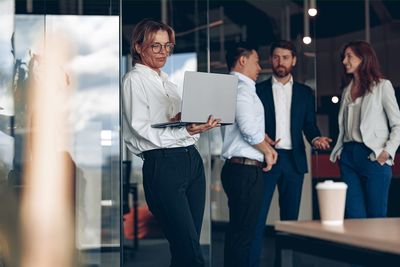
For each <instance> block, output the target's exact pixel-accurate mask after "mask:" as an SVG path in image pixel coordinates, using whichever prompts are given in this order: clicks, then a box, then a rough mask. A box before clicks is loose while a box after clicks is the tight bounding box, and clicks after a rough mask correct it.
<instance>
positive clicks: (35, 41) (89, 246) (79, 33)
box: [0, 1, 121, 266]
mask: <svg viewBox="0 0 400 267" xmlns="http://www.w3.org/2000/svg"><path fill="white" fill-rule="evenodd" d="M6 2H9V3H10V8H8V6H6V4H5V3H6ZM3 12H5V14H7V19H4V18H6V17H5V16H4V15H3ZM0 15H1V17H0V18H1V23H0V25H1V26H0V27H1V28H2V31H1V39H0V48H1V49H0V53H1V57H0V58H1V62H2V64H0V65H1V69H0V81H1V82H0V106H1V109H0V121H1V123H0V135H1V138H0V147H1V148H0V151H1V152H0V155H1V156H0V170H1V172H0V173H1V180H6V181H7V183H8V184H9V185H11V187H12V188H14V189H15V191H16V192H17V195H18V196H19V200H20V201H19V204H18V205H21V203H23V199H24V198H25V195H26V194H27V193H26V192H28V191H29V188H27V187H26V185H27V184H30V185H35V181H36V180H37V179H36V178H37V177H35V176H32V175H28V174H27V173H28V172H29V169H30V168H29V166H30V165H31V163H34V162H36V161H35V160H36V159H35V157H33V156H32V155H34V153H33V152H32V151H34V150H35V151H36V150H37V149H39V150H37V151H39V153H40V149H43V150H44V149H45V148H46V146H43V147H41V148H36V147H35V145H34V141H32V140H31V138H32V137H31V136H34V134H35V131H36V130H37V128H35V127H36V124H35V123H32V122H33V121H36V122H37V121H38V120H40V118H38V117H39V116H41V115H39V114H42V113H41V112H39V110H37V108H39V109H40V104H39V106H37V104H34V105H36V106H35V110H37V111H34V110H33V109H32V105H33V104H32V101H33V100H32V99H33V95H41V93H42V91H44V88H45V87H46V86H47V85H46V84H47V83H48V80H49V79H51V78H54V79H55V81H56V83H55V84H57V86H55V87H54V88H53V91H54V90H59V91H58V92H56V97H58V96H59V95H62V96H63V97H65V98H64V101H63V102H62V104H61V106H58V107H56V108H57V110H61V111H62V114H63V115H65V116H64V117H59V121H58V122H57V124H58V126H57V125H56V128H57V129H61V128H65V129H66V131H67V136H68V141H67V142H66V143H64V144H63V145H60V146H59V144H57V145H56V149H57V151H59V152H62V153H63V155H64V156H65V159H67V160H68V164H69V166H71V168H72V170H73V171H72V178H73V179H72V181H68V184H69V185H71V186H72V190H71V193H72V196H71V197H70V198H69V199H70V200H71V201H72V202H70V203H68V205H72V208H73V212H72V217H70V219H72V224H71V226H72V227H73V231H74V234H73V236H74V238H73V243H74V245H73V246H74V249H73V250H74V252H73V253H72V254H73V255H72V257H73V258H74V259H73V260H74V262H75V263H74V264H73V265H74V266H119V264H120V257H121V254H120V244H121V241H120V237H121V236H120V234H121V232H120V228H121V212H120V207H121V205H120V126H119V125H120V124H119V118H120V117H119V98H120V97H119V56H120V54H119V53H120V48H119V40H120V38H119V1H98V2H90V1H75V2H65V1H60V2H59V3H57V4H55V2H54V3H50V2H49V1H18V2H17V3H16V4H15V9H14V1H2V2H1V3H0ZM3 22H7V23H6V24H5V23H3ZM13 24H14V25H15V26H14V27H13ZM3 29H4V30H3ZM6 29H7V30H6ZM54 36H56V41H55V42H52V43H51V46H50V45H49V42H48V41H50V40H51V39H52V38H54ZM11 45H12V46H11ZM66 47H67V48H66ZM64 48H66V49H65V50H64ZM55 51H56V52H55ZM51 53H55V54H51ZM60 55H62V56H64V59H65V60H64V62H63V64H56V65H53V71H55V73H56V74H57V76H56V77H46V75H43V74H42V71H43V69H44V68H45V67H46V66H47V63H48V57H50V56H53V58H55V57H59V56H60ZM10 64H12V65H11V66H10ZM41 101H42V103H43V104H42V107H43V108H44V107H45V106H47V103H49V102H52V101H54V102H56V101H58V100H56V99H49V98H44V99H41ZM3 122H4V123H3ZM48 126H49V127H50V122H48V124H46V123H44V124H43V126H42V127H44V128H46V127H48ZM3 135H4V136H3ZM55 135H57V133H56V132H55ZM60 135H61V134H60ZM48 141H49V142H48V145H47V146H52V145H51V144H52V140H51V139H49V140H48ZM43 153H44V152H43ZM48 167H49V170H50V169H51V168H50V167H51V166H48ZM56 174H57V175H56V176H55V177H53V179H56V180H57V179H62V178H61V177H62V173H61V172H59V173H56ZM58 174H60V175H58ZM28 178H29V179H31V180H27V179H28ZM38 182H39V181H36V183H38ZM30 187H32V186H30ZM41 190H42V193H41V194H43V195H45V196H46V195H48V200H47V201H48V202H49V203H50V202H52V201H53V200H52V199H50V196H51V195H50V194H48V193H49V192H46V190H49V189H47V188H45V187H43V188H41ZM21 201H22V202H21ZM42 209H43V210H45V207H44V206H43V207H42ZM39 210H40V209H39ZM38 214H41V213H38ZM65 215H66V214H65ZM1 216H3V215H0V217H1ZM38 216H39V215H38ZM40 216H42V217H41V218H42V219H43V218H44V217H46V215H45V214H42V215H40ZM50 218H51V217H49V219H50ZM66 218H67V217H66ZM24 238H25V239H26V235H23V234H22V235H21V242H22V243H24V242H25V239H24ZM55 238H56V237H55Z"/></svg>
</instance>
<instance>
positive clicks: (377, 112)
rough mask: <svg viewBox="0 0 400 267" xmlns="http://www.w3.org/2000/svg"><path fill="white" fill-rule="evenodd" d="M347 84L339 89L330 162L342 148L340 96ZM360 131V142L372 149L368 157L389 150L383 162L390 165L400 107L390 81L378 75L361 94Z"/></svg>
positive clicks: (399, 132)
mask: <svg viewBox="0 0 400 267" xmlns="http://www.w3.org/2000/svg"><path fill="white" fill-rule="evenodd" d="M351 85H352V82H351V83H350V84H349V85H348V86H347V87H346V88H345V89H344V90H343V94H342V101H341V103H340V109H339V116H338V122H339V136H338V140H337V142H336V145H335V147H334V148H333V150H332V153H331V155H330V160H331V161H332V162H335V161H336V160H337V158H338V156H339V155H340V153H341V152H342V149H343V137H344V128H343V127H344V126H343V123H344V116H343V115H344V114H343V110H344V105H345V101H344V99H345V96H346V94H347V93H348V92H349V90H350V88H351ZM349 93H350V92H349ZM360 131H361V136H362V140H363V143H364V144H365V145H366V146H367V147H368V148H370V149H371V150H372V153H371V155H370V157H369V158H370V160H376V158H377V157H378V156H379V154H380V153H381V152H382V151H383V150H385V151H387V152H388V153H389V154H390V158H389V159H388V160H387V161H386V163H387V164H388V165H393V164H394V161H393V160H394V157H395V154H396V150H397V148H398V146H399V144H400V110H399V106H398V104H397V101H396V97H395V94H394V89H393V86H392V83H391V82H390V81H389V80H385V79H381V80H380V82H379V83H378V84H376V85H375V86H373V88H372V92H371V93H367V94H366V95H365V96H364V98H363V100H362V103H361V121H360Z"/></svg>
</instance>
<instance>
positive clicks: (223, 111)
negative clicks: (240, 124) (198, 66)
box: [151, 71, 238, 128]
mask: <svg viewBox="0 0 400 267" xmlns="http://www.w3.org/2000/svg"><path fill="white" fill-rule="evenodd" d="M237 84H238V78H237V77H236V76H234V75H229V74H216V73H206V72H193V71H186V72H185V76H184V80H183V95H182V105H181V106H182V110H181V120H180V121H177V122H164V123H157V124H153V125H151V126H152V127H153V128H164V127H181V126H186V125H187V124H190V123H206V122H207V120H208V117H209V116H210V115H213V117H214V118H216V119H221V125H228V124H232V123H234V122H235V112H236V95H237Z"/></svg>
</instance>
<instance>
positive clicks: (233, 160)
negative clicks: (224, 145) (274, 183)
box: [226, 157, 266, 168]
mask: <svg viewBox="0 0 400 267" xmlns="http://www.w3.org/2000/svg"><path fill="white" fill-rule="evenodd" d="M226 162H229V163H235V164H242V165H250V166H257V167H260V168H264V167H265V166H266V165H265V163H264V162H261V161H258V160H255V159H248V158H244V157H232V158H230V159H227V160H226Z"/></svg>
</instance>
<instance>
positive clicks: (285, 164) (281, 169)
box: [250, 149, 304, 267]
mask: <svg viewBox="0 0 400 267" xmlns="http://www.w3.org/2000/svg"><path fill="white" fill-rule="evenodd" d="M276 151H277V152H278V161H277V163H276V164H275V165H274V166H273V167H272V169H271V171H269V172H267V173H264V197H263V200H262V206H261V211H260V214H259V218H258V221H257V226H256V232H255V237H254V239H253V242H252V246H251V255H250V259H251V260H250V261H251V265H250V266H251V267H256V266H259V264H260V254H261V249H262V241H263V236H264V229H265V221H266V219H267V215H268V210H269V206H270V204H271V200H272V196H273V194H274V191H275V186H278V191H279V207H280V219H281V220H297V218H298V216H299V208H300V200H301V191H302V188H303V180H304V173H300V172H298V170H297V169H296V167H295V164H294V160H293V152H292V151H291V150H283V149H276Z"/></svg>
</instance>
